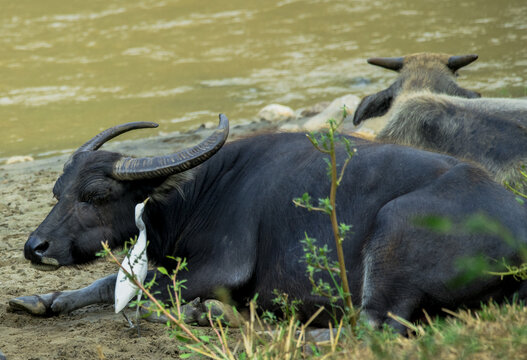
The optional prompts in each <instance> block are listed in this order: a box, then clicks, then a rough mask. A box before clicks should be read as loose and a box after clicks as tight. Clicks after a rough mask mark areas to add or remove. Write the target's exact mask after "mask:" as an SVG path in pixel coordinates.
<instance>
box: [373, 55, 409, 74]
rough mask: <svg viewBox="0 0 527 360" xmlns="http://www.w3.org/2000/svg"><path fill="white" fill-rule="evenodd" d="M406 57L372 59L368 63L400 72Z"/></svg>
mask: <svg viewBox="0 0 527 360" xmlns="http://www.w3.org/2000/svg"><path fill="white" fill-rule="evenodd" d="M403 61H404V57H391V58H390V57H386V58H370V59H368V63H369V64H372V65H377V66H380V67H383V68H385V69H388V70H393V71H399V70H401V68H402V67H403Z"/></svg>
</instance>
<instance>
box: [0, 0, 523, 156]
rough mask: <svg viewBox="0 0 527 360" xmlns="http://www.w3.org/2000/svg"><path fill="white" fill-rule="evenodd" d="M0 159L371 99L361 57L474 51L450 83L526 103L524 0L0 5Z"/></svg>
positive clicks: (4, 0) (133, 0)
mask: <svg viewBox="0 0 527 360" xmlns="http://www.w3.org/2000/svg"><path fill="white" fill-rule="evenodd" d="M0 9H1V11H0V124H1V125H2V129H3V134H2V135H3V136H2V141H1V142H0V160H2V159H5V158H6V157H9V156H12V155H23V154H30V155H33V156H37V157H38V156H45V155H49V154H53V153H55V152H57V151H60V150H63V149H72V148H75V147H77V146H78V145H80V144H81V143H82V142H84V141H85V140H86V139H87V138H89V137H91V136H92V135H93V134H95V133H97V132H98V131H99V130H101V129H103V128H106V127H109V126H112V125H114V124H117V123H121V122H126V121H139V120H149V121H155V122H158V123H160V124H161V127H160V128H159V130H151V131H149V132H148V131H143V132H139V133H136V134H135V135H133V134H131V135H128V136H132V137H133V136H136V137H138V136H147V135H155V134H157V133H158V131H163V132H169V131H176V130H184V129H189V128H192V127H196V126H197V125H198V124H200V123H203V122H206V121H211V120H215V119H216V116H217V113H218V112H224V113H226V114H227V115H228V116H229V118H230V119H231V121H232V122H234V123H235V122H241V121H247V120H250V119H252V118H253V117H254V116H255V114H256V113H257V112H258V110H259V109H260V108H261V107H263V106H265V105H267V104H270V103H276V102H277V103H282V104H284V105H288V106H291V107H292V108H298V107H302V106H307V105H309V104H313V103H316V102H319V101H325V100H331V99H333V98H335V97H338V96H340V95H343V94H347V93H355V94H357V95H359V96H362V95H364V94H366V93H371V92H373V91H377V90H379V89H380V88H382V87H383V86H385V85H386V84H387V83H389V82H390V81H391V80H392V79H393V78H394V76H395V74H394V73H391V72H389V71H386V70H382V69H380V68H375V67H373V66H370V65H368V64H367V63H366V62H365V59H366V58H368V57H371V56H399V55H404V54H407V53H413V52H420V51H433V52H446V53H454V54H464V53H477V54H479V55H480V59H479V60H478V61H477V62H476V63H474V64H472V65H470V66H469V67H468V68H466V69H464V70H463V71H462V74H461V77H460V79H459V81H460V82H461V83H462V84H463V85H465V86H467V87H470V88H472V89H477V90H479V91H482V92H483V93H484V94H485V95H487V96H515V97H516V96H525V95H527V90H526V88H527V84H526V82H525V79H526V78H527V46H526V44H527V1H525V0H506V1H496V0H481V1H477V0H468V1H460V0H441V1H429V0H397V1H392V0H354V1H350V0H348V1H343V0H331V1H329V0H311V1H306V0H305V1H294V0H282V1H277V0H272V1H250V0H245V1H241V0H229V1H222V0H217V1H189V0H179V1H178V0H173V1H172V0H166V1H159V0H141V1H137V0H104V1H101V0H90V1H85V0H83V1H80V0H68V1H63V0H46V1H39V0H18V1H12V0H0Z"/></svg>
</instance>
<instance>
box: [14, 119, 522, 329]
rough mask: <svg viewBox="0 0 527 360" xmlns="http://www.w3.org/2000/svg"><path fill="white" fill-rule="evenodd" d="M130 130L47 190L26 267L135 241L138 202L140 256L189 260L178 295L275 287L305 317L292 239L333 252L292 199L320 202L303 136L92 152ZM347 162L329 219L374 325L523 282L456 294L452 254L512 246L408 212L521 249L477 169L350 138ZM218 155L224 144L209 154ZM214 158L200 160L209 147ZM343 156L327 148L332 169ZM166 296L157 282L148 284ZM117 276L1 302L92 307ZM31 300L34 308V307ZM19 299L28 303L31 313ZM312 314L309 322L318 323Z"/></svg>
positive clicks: (499, 199)
mask: <svg viewBox="0 0 527 360" xmlns="http://www.w3.org/2000/svg"><path fill="white" fill-rule="evenodd" d="M147 126H152V125H151V124H150V123H139V124H137V123H132V124H128V125H121V126H118V127H116V128H114V129H110V130H107V131H105V132H103V133H101V134H99V135H98V136H97V137H95V138H94V139H92V140H91V141H89V142H88V143H87V144H85V145H84V146H83V147H81V148H80V149H79V150H78V151H77V152H76V153H75V154H74V155H73V156H72V157H71V160H70V161H68V163H67V164H66V165H65V167H64V173H63V174H62V175H61V176H60V178H59V179H58V180H57V182H56V184H55V187H54V190H53V193H54V195H55V197H56V198H57V200H58V202H57V204H56V205H55V206H54V207H53V209H52V210H51V212H50V213H49V215H48V216H47V218H46V219H45V220H44V221H43V222H42V224H40V226H39V227H38V228H37V229H36V230H35V231H34V232H33V233H32V234H31V235H30V237H29V239H28V241H27V243H26V245H25V248H24V252H25V256H26V258H27V259H29V260H31V262H32V263H34V264H39V265H41V266H48V267H49V266H59V265H71V264H78V263H84V262H87V261H90V260H92V259H94V257H95V253H96V252H97V251H98V250H100V249H101V245H100V242H101V240H107V241H108V242H109V243H110V245H111V246H112V247H118V246H121V245H123V243H124V242H125V241H126V240H128V239H129V238H130V237H132V236H134V234H135V233H136V228H135V225H134V216H133V211H134V206H135V204H136V203H138V202H140V201H143V200H144V199H145V198H146V197H150V198H151V200H150V201H149V202H148V203H147V204H146V208H145V214H144V221H145V223H146V226H147V229H148V238H149V242H150V243H149V247H148V255H149V259H150V260H151V261H153V262H154V263H155V264H158V265H162V266H164V267H166V268H168V269H171V268H174V266H175V262H174V261H173V260H171V259H170V258H168V257H167V256H172V257H175V256H178V257H184V258H186V259H188V264H189V265H188V267H189V271H188V272H183V273H181V274H180V275H181V276H182V277H183V278H184V279H186V280H187V282H186V288H185V289H183V297H184V298H185V299H188V300H190V299H194V298H196V297H200V298H202V299H208V298H215V297H216V295H217V290H218V289H220V288H222V289H226V290H228V291H229V292H230V294H231V297H232V300H233V301H234V302H235V303H237V304H242V305H243V304H244V303H246V301H247V299H250V298H252V297H253V296H254V295H255V294H258V295H259V296H258V302H259V305H260V306H261V308H263V309H269V310H275V305H274V304H273V302H272V300H273V298H274V297H275V295H274V294H273V290H274V289H278V290H279V291H281V292H286V293H288V294H289V296H290V297H291V298H296V299H300V300H301V301H302V304H301V305H300V309H299V310H300V311H299V316H300V318H301V319H304V320H305V319H306V318H307V317H308V316H309V315H311V314H312V313H313V312H314V311H315V310H316V309H317V308H318V307H319V306H320V305H326V306H328V300H327V299H325V298H321V297H318V296H315V295H313V294H312V291H311V290H312V289H311V284H310V282H309V280H308V278H307V275H306V264H305V263H304V262H302V261H301V259H302V256H303V250H302V245H301V243H300V240H301V239H303V238H304V237H305V235H304V234H305V233H307V234H308V235H309V236H310V237H314V238H316V239H318V244H319V245H324V244H326V245H328V247H329V248H330V249H332V250H333V251H332V252H331V253H330V256H333V257H336V254H335V249H334V248H335V246H334V240H333V236H332V232H331V226H330V220H329V218H328V217H327V215H325V214H323V213H319V212H308V211H307V210H305V209H303V208H297V207H295V206H294V205H293V203H292V199H293V198H294V197H298V196H301V195H302V194H303V193H304V192H309V193H310V195H311V196H312V197H313V198H315V199H316V198H322V197H325V196H327V194H329V181H328V178H327V175H326V163H325V162H324V161H323V155H322V154H321V153H320V152H318V151H317V150H315V149H314V148H313V146H312V145H311V144H310V142H309V141H308V140H307V139H306V136H305V134H300V133H298V134H294V133H282V134H269V135H259V136H256V137H250V138H246V139H243V140H238V141H235V142H232V143H229V144H227V145H225V146H223V147H222V148H221V149H220V147H221V145H222V144H223V142H224V141H225V139H226V137H227V131H228V123H227V119H226V118H225V117H224V116H220V125H219V127H218V129H217V130H216V131H215V133H214V134H213V135H211V137H209V138H207V139H206V140H204V142H202V143H201V144H199V145H197V146H195V147H192V148H190V149H186V150H182V151H180V152H177V153H175V154H173V155H167V156H162V157H151V158H150V157H149V158H138V159H136V158H130V157H125V156H123V155H121V154H118V153H112V152H106V151H102V150H99V151H96V150H97V149H98V148H99V147H100V146H101V145H102V144H103V143H104V142H106V141H107V140H108V139H109V138H111V137H113V136H116V135H118V134H120V133H122V132H124V131H128V130H130V129H133V128H139V127H147ZM350 140H351V141H352V142H353V143H354V146H355V147H356V149H357V155H355V156H354V157H353V159H352V160H351V162H350V163H349V165H348V167H347V169H346V171H345V173H344V177H343V179H342V182H341V185H340V187H339V189H338V194H337V207H338V212H339V221H340V222H344V223H347V224H352V225H353V228H352V230H353V234H352V235H351V236H350V238H349V239H346V240H345V241H344V243H343V245H344V252H345V257H346V264H347V270H348V278H349V282H350V288H351V293H352V298H353V301H354V303H355V304H360V305H361V306H362V313H363V316H364V318H365V319H366V320H367V321H369V322H371V323H372V324H375V325H380V324H381V323H383V322H385V323H388V324H391V325H392V326H393V327H395V328H396V329H398V330H399V331H403V329H402V326H401V325H400V324H399V323H397V322H395V321H393V320H392V319H391V318H390V317H388V316H387V313H388V312H392V313H394V314H397V315H399V316H402V317H403V318H406V319H414V317H415V316H419V314H420V312H421V309H422V308H427V310H429V311H432V312H433V311H434V310H438V309H440V308H441V307H447V308H455V307H458V306H460V305H466V306H472V305H477V304H479V303H480V301H484V300H485V299H489V298H491V297H492V298H493V299H496V300H499V299H501V298H503V297H506V296H509V295H511V294H513V293H514V292H516V291H519V292H520V296H522V297H524V296H525V295H526V293H527V291H526V290H527V286H526V284H527V283H526V282H525V281H524V282H517V281H515V280H513V279H510V278H505V279H503V280H501V279H500V278H499V277H497V276H490V275H482V276H481V277H479V278H478V279H477V280H474V281H473V282H471V283H470V284H466V285H464V286H462V287H455V286H454V285H452V283H451V281H452V280H453V279H455V278H457V276H458V275H460V274H461V273H462V270H460V269H459V268H458V267H457V265H456V264H457V263H456V262H457V261H458V260H459V259H461V258H462V257H470V256H479V255H482V256H486V257H488V258H490V259H502V258H505V259H507V260H508V261H509V262H510V263H511V264H517V263H518V262H519V261H521V259H520V257H519V251H518V248H517V246H512V247H511V246H509V245H508V244H507V243H505V242H504V241H503V240H502V239H500V238H499V237H496V236H494V235H491V234H487V235H482V234H470V233H467V232H462V231H454V232H452V233H448V234H445V233H437V232H434V231H431V230H430V229H428V228H426V227H422V226H419V225H418V224H417V223H416V222H415V219H416V217H417V216H426V215H435V216H444V217H448V218H451V219H453V220H452V221H454V223H455V224H459V226H460V227H462V225H461V224H462V223H463V222H464V219H465V218H467V217H470V216H471V215H473V214H476V213H482V214H485V215H486V216H488V217H489V218H492V219H495V221H498V222H500V223H501V224H502V226H503V227H504V228H506V229H507V230H508V231H509V232H510V234H511V235H512V236H513V237H514V238H515V239H518V241H519V242H520V243H521V244H524V245H525V244H527V222H526V221H525V219H526V216H527V213H526V207H525V206H523V205H520V204H519V203H518V202H517V201H516V200H515V198H514V196H513V194H511V193H510V192H508V191H506V190H505V189H504V188H502V187H501V186H499V185H498V184H496V183H495V182H493V181H492V180H491V179H489V177H488V176H487V175H486V174H485V172H484V171H482V170H481V169H479V168H478V167H474V166H471V165H469V164H466V163H463V162H461V161H459V160H457V159H455V158H453V157H450V156H446V155H441V154H436V153H430V152H426V151H421V150H416V149H413V148H408V147H404V146H399V145H391V144H376V143H370V142H367V141H365V140H361V139H358V138H351V137H350ZM218 149H220V150H218ZM216 151H217V153H216V154H215V155H214V156H213V157H212V158H211V159H209V160H207V161H205V160H206V159H207V158H209V157H211V156H212V155H213V154H214V153H215V152H216ZM345 152H346V151H345V149H343V148H337V158H338V161H340V162H341V164H342V161H343V158H344V157H345ZM157 281H158V285H157V287H156V288H157V289H159V290H160V291H162V294H161V295H160V296H161V297H163V296H166V285H167V281H166V278H163V277H159V278H158V279H157ZM114 286H115V275H111V276H109V277H106V278H103V279H101V280H98V281H96V282H95V283H94V284H92V285H90V286H89V287H87V288H85V289H81V290H76V291H72V292H56V293H50V294H46V295H42V296H40V297H33V298H32V299H33V300H28V298H25V299H22V300H21V299H20V298H19V299H14V300H12V301H11V305H12V306H15V307H26V308H27V310H29V311H30V312H35V313H47V314H54V313H61V312H67V311H70V310H73V309H75V308H78V307H80V306H84V305H87V304H89V303H94V302H106V303H113V291H114ZM31 301H33V302H34V303H33V304H31ZM28 304H29V305H28ZM327 320H328V317H326V316H324V315H323V316H320V317H319V318H318V324H321V325H326V324H327Z"/></svg>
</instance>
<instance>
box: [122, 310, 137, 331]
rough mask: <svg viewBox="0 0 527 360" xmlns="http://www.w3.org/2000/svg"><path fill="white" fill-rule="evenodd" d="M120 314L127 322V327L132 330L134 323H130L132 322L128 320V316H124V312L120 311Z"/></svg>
mask: <svg viewBox="0 0 527 360" xmlns="http://www.w3.org/2000/svg"><path fill="white" fill-rule="evenodd" d="M121 314H123V316H124V318H125V319H126V321H127V322H128V325H130V329H133V328H134V327H135V326H134V323H133V322H132V320H130V319H128V316H126V314H125V313H124V310H123V311H121Z"/></svg>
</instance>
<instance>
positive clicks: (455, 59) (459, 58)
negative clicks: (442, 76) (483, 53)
mask: <svg viewBox="0 0 527 360" xmlns="http://www.w3.org/2000/svg"><path fill="white" fill-rule="evenodd" d="M477 58H478V56H477V55H475V54H472V55H456V56H451V57H450V58H449V59H448V64H447V66H448V67H449V68H450V70H452V71H456V70H458V69H460V68H462V67H463V66H467V65H468V64H470V63H471V62H473V61H475V60H476V59H477Z"/></svg>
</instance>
